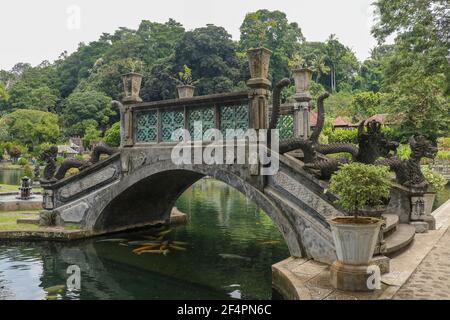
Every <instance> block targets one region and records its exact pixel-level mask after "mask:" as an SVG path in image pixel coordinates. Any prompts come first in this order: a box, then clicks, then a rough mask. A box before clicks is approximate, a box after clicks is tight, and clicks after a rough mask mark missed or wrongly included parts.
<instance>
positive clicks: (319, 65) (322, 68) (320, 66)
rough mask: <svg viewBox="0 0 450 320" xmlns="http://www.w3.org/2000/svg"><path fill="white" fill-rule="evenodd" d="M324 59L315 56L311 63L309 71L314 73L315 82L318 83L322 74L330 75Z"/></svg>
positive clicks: (321, 56) (323, 57) (322, 56)
mask: <svg viewBox="0 0 450 320" xmlns="http://www.w3.org/2000/svg"><path fill="white" fill-rule="evenodd" d="M325 60H326V57H325V56H324V55H318V56H315V58H314V59H313V61H312V65H311V69H312V70H313V71H314V72H315V73H316V79H315V81H316V82H319V80H320V77H321V76H322V75H323V74H328V73H330V67H329V66H327V65H326V62H325Z"/></svg>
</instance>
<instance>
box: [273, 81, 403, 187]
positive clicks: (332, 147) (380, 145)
mask: <svg viewBox="0 0 450 320" xmlns="http://www.w3.org/2000/svg"><path fill="white" fill-rule="evenodd" d="M289 84H290V80H289V79H287V78H285V79H283V80H281V81H280V82H279V83H278V84H277V85H276V86H275V87H274V90H273V107H272V117H271V121H270V125H269V129H275V128H276V124H277V122H278V118H279V114H280V104H281V103H280V95H281V90H282V89H283V88H284V87H286V86H288V85H289ZM328 97H329V93H328V92H326V93H324V94H322V95H321V96H319V98H318V99H317V109H318V119H317V125H316V128H315V129H314V131H313V133H312V134H311V137H309V138H308V139H304V138H290V139H286V140H283V141H280V144H279V152H280V153H281V154H283V153H286V152H289V151H293V150H296V149H300V150H302V151H303V155H304V158H303V162H304V163H305V165H304V168H305V169H306V170H308V171H310V172H312V173H314V174H315V175H317V176H318V177H319V178H321V179H329V178H330V177H331V175H332V174H333V173H334V172H335V171H337V170H338V169H339V167H340V166H341V165H342V164H344V163H348V159H347V158H328V157H326V156H325V155H328V154H336V153H350V154H351V155H352V158H353V160H354V161H358V162H362V163H366V164H373V163H374V162H375V161H376V160H377V159H378V158H380V157H390V154H391V151H394V152H396V149H397V147H398V144H397V143H395V142H391V141H389V140H388V139H387V138H386V137H385V135H384V134H383V133H382V132H381V125H380V124H379V123H378V122H376V121H369V122H368V123H367V124H366V125H365V122H366V121H362V122H361V123H360V124H359V126H358V145H354V144H351V143H331V144H326V145H325V144H320V143H319V136H320V134H321V132H322V130H323V127H324V123H325V108H324V100H325V99H327V98H328Z"/></svg>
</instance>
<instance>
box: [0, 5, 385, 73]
mask: <svg viewBox="0 0 450 320" xmlns="http://www.w3.org/2000/svg"><path fill="white" fill-rule="evenodd" d="M371 2H373V0H240V1H239V0H157V1H155V0H120V1H117V0H57V1H55V0H11V1H2V4H1V6H0V10H1V11H0V30H1V35H0V37H1V38H0V69H8V70H9V69H10V68H11V67H12V66H13V65H14V64H16V63H17V62H28V63H31V64H32V65H36V64H39V63H40V62H41V61H43V60H49V61H53V60H54V59H56V58H57V57H58V56H59V54H60V53H61V52H63V51H64V50H67V51H68V52H69V53H71V52H73V51H74V50H76V48H77V46H78V43H80V42H86V43H87V42H90V41H94V40H96V39H98V37H99V36H100V35H101V34H102V33H103V32H108V33H112V32H114V30H115V29H117V28H118V27H121V26H123V27H128V28H137V26H138V25H139V22H140V21H141V20H144V19H145V20H151V21H157V22H165V21H167V20H168V19H169V18H173V19H175V20H177V21H178V22H180V23H182V24H183V25H184V27H185V28H186V29H187V30H192V29H194V28H197V27H201V26H204V25H206V24H208V23H213V24H215V25H218V26H223V27H225V29H226V30H227V31H228V32H229V33H230V34H231V35H232V36H233V39H235V40H237V39H239V27H240V25H241V23H242V21H243V19H244V16H245V14H246V13H247V12H250V11H256V10H258V9H263V8H265V9H269V10H281V11H283V12H285V13H286V14H287V17H288V19H289V21H291V22H293V21H295V22H297V23H298V24H299V26H300V27H301V29H302V31H303V34H304V36H305V37H306V39H307V40H309V41H324V40H325V39H326V38H327V37H328V36H329V35H330V34H331V33H334V34H336V35H337V37H338V38H339V40H340V41H341V42H342V43H344V44H345V45H347V46H349V47H350V48H352V49H353V51H354V52H355V53H356V56H357V57H358V59H360V60H363V59H365V58H366V57H368V55H369V50H370V49H371V48H373V47H374V46H375V44H376V42H375V40H374V39H373V37H372V36H371V35H370V27H371V25H372V23H373V13H372V12H373V9H374V8H373V6H371V5H370V4H371ZM74 8H75V9H74ZM77 8H79V9H80V19H79V20H78V19H76V12H77ZM74 14H75V15H74ZM74 17H75V18H74ZM77 21H79V22H80V24H79V28H77V25H78V24H77Z"/></svg>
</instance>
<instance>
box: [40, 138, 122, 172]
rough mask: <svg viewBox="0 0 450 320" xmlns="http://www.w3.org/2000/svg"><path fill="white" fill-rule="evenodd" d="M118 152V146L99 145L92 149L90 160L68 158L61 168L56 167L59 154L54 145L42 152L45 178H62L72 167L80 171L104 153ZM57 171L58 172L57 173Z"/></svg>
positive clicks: (97, 160) (96, 160)
mask: <svg viewBox="0 0 450 320" xmlns="http://www.w3.org/2000/svg"><path fill="white" fill-rule="evenodd" d="M116 152H118V149H117V148H112V147H109V146H106V145H99V146H96V147H95V148H94V150H93V151H92V154H91V157H90V159H89V161H84V160H78V159H66V160H64V161H63V162H62V163H61V165H60V166H59V168H56V157H57V155H58V148H57V147H56V146H52V147H50V148H49V149H47V150H45V151H44V152H43V153H42V154H41V157H40V158H41V159H42V160H43V161H45V163H46V165H45V169H44V178H45V180H47V181H54V180H61V179H64V177H65V176H66V173H67V171H69V170H70V169H72V168H77V169H78V170H80V171H83V170H85V169H86V168H88V167H90V166H92V165H94V164H96V163H97V162H99V161H100V156H101V155H103V154H106V155H109V156H111V155H113V154H115V153H116ZM55 172H56V173H55Z"/></svg>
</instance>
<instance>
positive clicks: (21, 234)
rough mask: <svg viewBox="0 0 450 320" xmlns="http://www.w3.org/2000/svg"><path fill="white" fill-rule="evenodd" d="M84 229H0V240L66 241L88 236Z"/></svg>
mask: <svg viewBox="0 0 450 320" xmlns="http://www.w3.org/2000/svg"><path fill="white" fill-rule="evenodd" d="M89 236H90V234H88V233H87V232H86V231H82V230H65V229H63V228H42V229H38V230H6V231H0V240H57V241H68V240H78V239H83V238H87V237H89Z"/></svg>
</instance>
